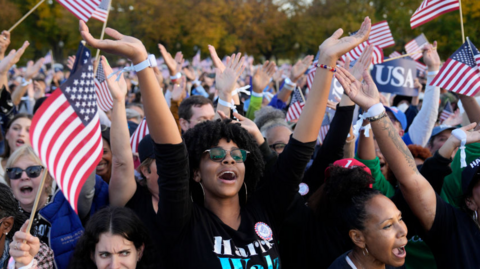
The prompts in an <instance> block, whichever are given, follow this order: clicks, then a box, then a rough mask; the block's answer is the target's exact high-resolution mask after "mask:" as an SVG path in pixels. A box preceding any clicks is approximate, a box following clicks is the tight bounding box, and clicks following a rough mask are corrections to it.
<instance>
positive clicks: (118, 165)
mask: <svg viewBox="0 0 480 269" xmlns="http://www.w3.org/2000/svg"><path fill="white" fill-rule="evenodd" d="M370 28H371V21H370V19H369V18H368V17H367V18H365V20H364V21H363V22H362V24H361V26H360V28H359V30H358V31H357V32H356V33H355V34H353V35H351V36H347V37H342V35H343V31H342V30H341V29H339V30H337V31H336V32H335V33H333V34H332V36H331V37H329V38H328V39H326V40H325V41H323V43H322V44H321V45H320V46H319V55H318V59H316V61H317V62H318V64H316V67H317V70H316V74H315V77H314V79H313V82H312V84H311V86H310V87H307V82H306V75H305V73H306V71H307V70H308V69H309V68H310V67H311V66H312V62H313V60H314V57H313V56H311V55H309V56H306V57H305V58H303V59H302V60H299V61H298V62H296V63H295V64H294V65H291V66H290V65H283V66H278V67H277V66H276V64H275V62H270V61H265V62H264V63H263V64H259V65H257V66H255V65H254V64H253V60H250V58H246V57H245V56H243V57H242V55H241V53H234V54H232V55H230V56H228V57H225V59H224V60H221V59H220V58H219V56H218V55H217V53H216V51H215V48H214V47H213V46H209V52H210V57H211V61H212V62H213V66H214V69H210V68H209V67H205V66H203V67H202V66H198V65H197V66H195V65H193V64H190V63H186V61H185V59H183V55H182V53H181V52H178V53H177V54H176V55H175V57H172V55H171V54H170V53H169V52H168V51H167V50H166V48H165V47H164V46H162V45H159V50H160V54H161V56H162V59H163V61H162V65H161V66H158V67H155V66H147V67H145V65H143V69H141V70H139V71H137V72H130V73H128V72H125V73H121V72H120V75H118V78H117V76H110V75H111V74H112V73H113V72H114V71H115V70H118V69H121V68H122V67H123V66H122V65H124V64H125V62H123V63H122V62H119V66H114V67H112V66H110V64H109V62H108V61H107V59H106V58H105V57H104V56H102V57H101V58H100V60H99V61H100V62H101V65H102V67H103V72H104V75H105V77H108V79H107V84H108V88H109V91H110V93H111V96H112V99H113V108H112V109H111V110H109V111H102V110H101V109H100V108H98V113H99V115H100V121H101V124H102V125H101V134H102V140H103V156H102V159H101V160H100V162H99V163H98V165H97V167H96V170H95V171H94V173H92V174H91V175H90V176H89V178H88V180H87V181H86V182H85V184H84V185H83V186H82V189H81V192H80V195H79V199H78V210H77V212H76V211H74V210H73V209H72V207H71V206H70V204H69V202H68V201H67V200H66V198H65V196H64V195H63V193H62V190H60V189H59V188H58V187H57V185H56V184H55V180H54V179H53V178H52V177H51V176H50V175H47V177H46V180H45V183H44V184H41V179H42V175H43V173H44V172H45V171H46V167H45V166H44V164H43V163H42V161H41V160H40V158H39V157H38V156H37V155H36V153H35V151H34V150H33V149H32V147H31V145H30V137H29V129H30V125H31V124H32V115H34V114H35V113H36V111H37V109H38V108H39V107H40V106H41V105H42V103H43V101H44V100H45V99H46V98H48V96H49V95H50V94H51V93H52V92H53V91H59V90H61V89H60V88H61V85H62V83H64V82H65V81H67V80H68V78H69V75H70V70H71V69H72V67H73V65H74V62H75V57H69V60H68V63H66V66H65V67H64V66H63V65H61V64H58V63H57V64H55V65H53V64H52V66H51V68H50V70H48V69H47V68H45V65H44V59H39V60H37V61H36V62H33V61H30V62H28V64H27V66H26V67H17V66H16V63H17V62H18V61H19V60H20V57H21V56H22V54H23V52H24V51H25V50H26V49H27V48H28V45H29V43H28V42H27V41H26V42H25V43H24V45H23V46H22V47H21V48H19V49H18V50H11V51H10V52H9V53H8V54H6V51H7V49H8V47H9V44H10V33H9V32H7V31H4V32H2V35H0V59H1V60H0V84H1V85H0V86H1V87H2V88H1V93H0V115H1V116H2V118H1V122H0V123H1V124H0V126H1V128H2V132H1V134H2V137H1V138H2V142H1V144H0V150H1V151H2V152H3V155H2V156H1V157H0V158H1V162H0V255H1V256H0V266H1V268H56V269H66V268H99V269H100V268H102V269H103V268H128V269H133V268H219V269H220V268H221V269H230V268H232V269H233V268H235V269H240V268H245V269H247V268H248V269H250V268H251V269H253V268H256V269H260V268H269V269H270V268H271V269H273V268H330V269H337V268H342V269H343V268H353V269H357V268H358V269H360V268H375V269H376V268H379V269H380V268H439V269H441V268H448V269H451V268H480V256H479V255H478V252H479V251H480V217H479V216H478V211H479V210H480V143H479V142H480V128H477V123H479V122H480V105H479V102H478V100H477V99H475V97H470V96H465V95H458V94H454V93H452V92H447V91H445V90H443V89H440V88H438V87H435V86H431V85H430V83H431V81H432V80H433V78H434V77H435V75H436V74H437V73H438V71H439V69H440V67H441V64H442V62H441V59H440V57H439V55H438V53H437V50H436V47H437V46H440V45H441V44H437V43H436V42H434V43H433V44H431V45H427V46H425V47H424V48H423V61H424V63H425V64H426V66H427V69H428V71H427V72H426V73H425V74H424V75H423V76H421V77H419V79H418V80H416V83H415V87H417V89H418V91H419V96H416V97H407V96H400V95H393V96H391V95H390V96H388V95H385V94H383V93H379V92H378V90H377V87H376V85H375V83H374V81H373V79H372V78H371V76H370V71H369V68H370V66H371V62H372V52H373V47H372V46H368V47H367V48H366V49H365V50H364V52H363V53H362V56H361V57H360V58H359V59H358V60H357V61H356V62H355V63H354V64H353V65H352V66H351V65H350V61H349V60H348V59H347V61H346V62H345V63H343V62H341V61H340V60H339V59H341V56H342V55H344V54H345V53H347V52H349V51H350V50H352V49H353V48H355V47H356V46H358V45H359V44H361V43H362V42H364V41H365V40H367V39H368V37H369V33H370ZM80 33H81V36H82V38H83V40H84V41H85V42H86V44H87V45H88V46H90V47H92V48H95V49H100V50H101V51H102V52H103V53H105V55H106V56H108V54H109V53H110V54H115V55H117V56H120V57H121V58H123V59H128V61H130V62H131V63H132V65H135V66H140V65H139V64H142V63H144V61H145V60H147V58H148V57H149V54H148V53H147V50H146V49H145V47H144V45H143V44H142V42H141V41H140V40H138V39H136V38H135V37H131V36H125V35H122V34H121V33H119V32H117V31H115V30H113V29H110V28H108V29H107V30H106V34H107V35H108V36H110V37H111V38H112V39H110V40H98V39H95V38H94V37H93V36H92V35H91V34H90V33H89V29H88V27H87V25H86V24H85V23H84V22H82V21H80ZM5 54H6V55H5ZM95 64H98V62H97V63H95ZM163 68H165V70H162V69H163ZM164 71H166V72H167V75H165V72H164ZM334 77H335V78H336V79H337V80H338V81H339V83H340V84H341V85H342V87H343V90H344V94H343V95H342V96H341V98H338V100H328V98H329V94H330V89H331V84H332V80H333V78H334ZM249 88H250V89H249ZM296 89H298V90H300V91H301V92H302V95H304V96H305V102H304V106H303V110H302V111H301V114H300V116H299V118H298V119H296V120H293V121H287V120H286V112H287V110H288V109H289V107H290V106H291V105H293V104H291V103H290V100H291V99H292V93H293V92H294V91H295V90H296ZM421 97H423V100H422V98H421ZM302 98H303V97H302ZM447 101H448V102H451V104H452V107H453V108H454V110H455V111H456V112H455V113H454V115H453V116H451V117H450V118H449V119H447V120H441V119H439V115H440V112H441V110H442V108H443V107H444V105H445V103H446V102H447ZM327 109H328V110H333V111H334V112H335V113H334V116H333V118H332V119H331V122H330V127H329V130H328V133H327V134H326V136H325V137H324V138H322V139H321V141H319V139H318V136H319V132H320V129H321V127H322V125H323V122H324V119H325V117H328V115H326V111H327ZM144 118H145V120H146V123H147V125H148V131H149V134H147V135H146V136H145V137H143V139H141V141H140V143H139V145H138V147H137V150H134V151H133V152H132V145H131V136H132V135H133V134H134V133H135V131H136V129H137V128H140V127H139V126H141V124H142V121H143V120H144ZM58 128H62V126H58ZM39 188H42V190H41V192H39V193H40V197H39V199H38V208H37V209H36V211H35V212H32V211H33V208H34V201H35V198H36V195H37V192H38V190H39ZM32 213H33V214H34V219H33V222H32V223H31V227H32V228H31V230H30V232H28V231H27V226H29V224H30V223H29V220H28V218H29V217H30V215H31V214H32Z"/></svg>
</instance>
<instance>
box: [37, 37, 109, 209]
mask: <svg viewBox="0 0 480 269" xmlns="http://www.w3.org/2000/svg"><path fill="white" fill-rule="evenodd" d="M76 59H77V60H76V62H75V64H74V68H73V69H74V72H72V74H71V76H70V77H69V79H68V80H67V81H66V82H65V83H63V84H62V85H61V86H60V89H59V90H55V91H53V93H52V95H50V97H48V98H47V99H46V100H45V102H44V103H43V104H42V106H40V108H39V109H38V111H37V112H36V113H35V116H34V117H33V120H32V126H31V128H30V142H31V144H32V147H33V149H34V150H35V152H36V153H37V155H38V157H40V159H41V160H42V163H43V164H44V165H45V167H46V168H47V169H48V171H49V172H50V174H51V175H52V176H53V178H55V180H56V182H57V184H58V186H59V187H60V189H61V190H62V192H63V194H64V195H65V198H66V199H67V200H68V202H69V203H70V205H71V206H72V208H73V209H74V210H75V212H77V202H78V196H79V194H80V190H81V189H82V186H83V184H84V183H85V181H86V180H87V178H88V176H89V175H90V174H91V173H92V172H93V171H94V170H95V167H96V166H97V164H98V162H100V160H101V158H102V154H103V143H102V136H101V132H100V120H99V117H98V113H97V100H96V99H97V98H96V95H95V87H94V83H93V66H92V63H91V60H90V50H88V49H87V48H86V47H84V46H83V45H82V44H80V46H79V49H78V52H77V55H76Z"/></svg>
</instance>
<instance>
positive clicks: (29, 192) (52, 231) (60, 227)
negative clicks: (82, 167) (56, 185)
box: [5, 145, 108, 269]
mask: <svg viewBox="0 0 480 269" xmlns="http://www.w3.org/2000/svg"><path fill="white" fill-rule="evenodd" d="M45 171H46V170H45V168H44V167H43V165H42V162H41V161H40V159H39V158H38V157H37V155H36V154H35V152H34V151H33V149H32V148H31V147H30V146H28V145H24V146H21V147H19V148H18V149H17V150H16V151H15V152H14V153H13V154H12V156H10V158H9V159H8V162H7V169H6V174H5V175H6V176H5V179H6V181H7V184H8V185H9V186H10V187H11V188H12V192H13V195H14V196H15V199H17V201H18V204H17V207H18V210H19V211H20V212H22V213H23V215H24V216H25V217H26V218H28V217H30V212H31V211H32V207H33V204H34V201H35V197H36V195H37V192H38V188H39V186H40V182H41V180H42V177H43V173H44V172H45ZM52 181H53V179H52V177H51V176H50V175H47V177H46V179H45V184H44V187H43V190H42V193H41V196H40V199H39V202H38V208H37V212H36V214H35V218H34V221H33V223H32V228H31V233H32V235H33V236H36V237H38V238H39V239H40V241H41V242H43V243H45V244H47V245H48V246H49V247H50V248H51V249H52V250H53V251H54V253H55V267H56V268H59V269H63V268H67V265H68V260H69V257H70V255H71V253H73V250H74V247H75V242H76V241H77V240H78V238H79V237H80V236H81V234H82V233H83V226H82V220H85V219H86V218H87V217H88V216H89V214H93V213H95V212H96V210H97V209H99V208H100V207H103V206H104V205H107V204H108V185H107V184H106V183H105V182H104V181H103V180H102V179H101V178H100V177H99V176H95V174H92V175H91V176H90V177H89V179H88V180H87V181H86V183H85V184H84V186H83V188H82V190H81V192H80V196H79V201H78V205H79V208H78V215H77V213H75V211H73V209H72V208H71V207H70V205H69V203H68V202H67V201H66V199H65V197H64V196H63V193H62V192H61V191H57V192H55V195H53V196H50V193H51V188H52ZM92 194H93V195H92ZM64 242H70V243H69V244H65V243H64Z"/></svg>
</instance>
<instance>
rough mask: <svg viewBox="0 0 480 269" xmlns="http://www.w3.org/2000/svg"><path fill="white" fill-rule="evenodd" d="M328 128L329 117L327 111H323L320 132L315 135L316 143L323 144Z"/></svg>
mask: <svg viewBox="0 0 480 269" xmlns="http://www.w3.org/2000/svg"><path fill="white" fill-rule="evenodd" d="M329 129H330V117H329V115H328V113H325V116H323V122H322V127H320V132H318V136H317V145H320V144H323V141H324V140H325V137H326V136H327V133H328V130H329Z"/></svg>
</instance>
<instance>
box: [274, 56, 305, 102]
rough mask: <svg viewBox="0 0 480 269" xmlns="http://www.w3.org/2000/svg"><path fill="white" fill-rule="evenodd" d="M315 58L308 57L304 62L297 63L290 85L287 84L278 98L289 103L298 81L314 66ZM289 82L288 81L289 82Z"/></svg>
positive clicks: (291, 75)
mask: <svg viewBox="0 0 480 269" xmlns="http://www.w3.org/2000/svg"><path fill="white" fill-rule="evenodd" d="M312 61H313V56H312V55H307V56H305V58H303V59H302V60H298V61H297V63H295V65H294V66H293V67H292V72H291V73H290V81H289V83H288V84H285V85H284V86H283V88H282V90H281V91H280V92H279V93H278V96H277V98H278V99H279V100H282V101H283V102H284V103H286V102H287V101H288V98H289V97H290V94H291V93H292V91H293V90H294V89H295V87H296V84H297V81H298V80H299V79H300V78H301V77H302V76H303V74H305V71H307V69H308V67H309V66H310V65H312ZM287 81H288V80H287Z"/></svg>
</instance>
